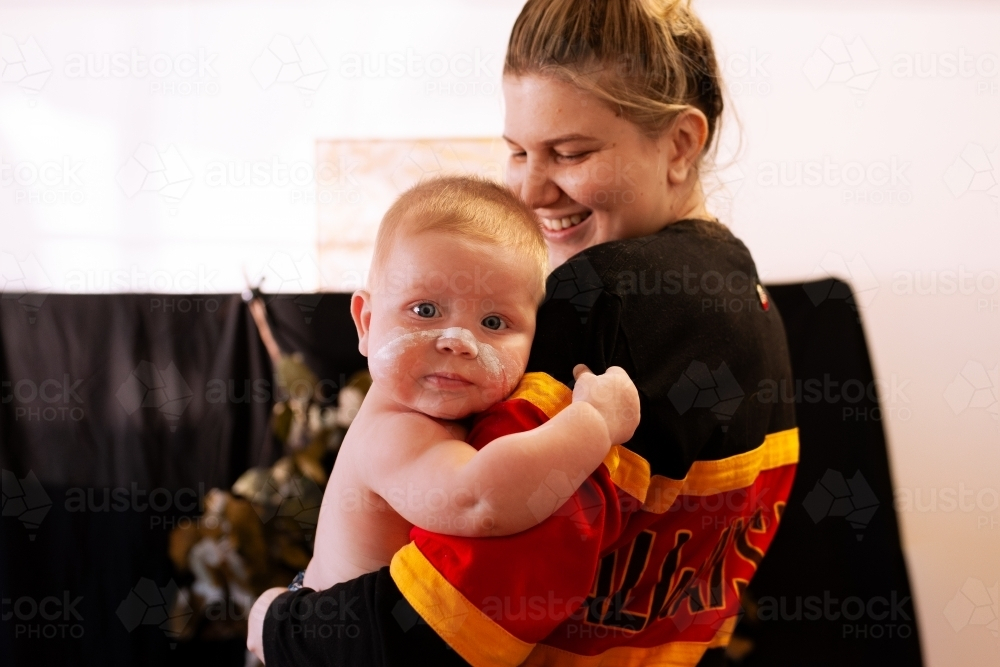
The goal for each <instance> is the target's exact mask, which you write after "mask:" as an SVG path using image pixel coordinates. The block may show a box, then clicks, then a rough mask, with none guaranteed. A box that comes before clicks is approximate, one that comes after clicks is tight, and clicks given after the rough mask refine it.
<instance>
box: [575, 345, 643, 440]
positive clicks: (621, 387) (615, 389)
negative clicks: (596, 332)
mask: <svg viewBox="0 0 1000 667" xmlns="http://www.w3.org/2000/svg"><path fill="white" fill-rule="evenodd" d="M573 377H574V378H575V379H576V386H575V387H573V402H574V403H575V402H577V401H585V402H587V403H590V404H591V405H593V406H594V407H595V408H597V411H598V412H599V413H600V415H601V416H602V417H604V422H605V424H607V426H608V435H610V436H611V442H612V443H613V444H621V443H623V442H628V441H629V440H630V439H631V438H632V434H633V433H635V429H636V427H637V426H638V425H639V392H638V390H636V388H635V385H634V384H632V379H631V378H629V376H628V373H626V372H625V371H624V370H622V369H621V367H619V366H612V367H611V368H609V369H608V370H607V372H605V373H604V374H603V375H594V374H593V373H592V372H591V371H590V369H589V368H587V367H586V366H584V365H583V364H577V365H576V367H575V368H573Z"/></svg>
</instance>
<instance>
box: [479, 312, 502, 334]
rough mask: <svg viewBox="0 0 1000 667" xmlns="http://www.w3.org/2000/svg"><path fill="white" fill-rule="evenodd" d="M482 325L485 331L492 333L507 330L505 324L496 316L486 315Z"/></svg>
mask: <svg viewBox="0 0 1000 667" xmlns="http://www.w3.org/2000/svg"><path fill="white" fill-rule="evenodd" d="M482 325H483V326H484V327H486V328H487V329H492V330H493V331H499V330H500V329H506V328H507V323H506V322H504V321H503V320H502V319H500V317H499V316H497V315H487V316H486V317H484V318H483V322H482Z"/></svg>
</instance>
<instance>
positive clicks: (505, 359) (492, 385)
mask: <svg viewBox="0 0 1000 667" xmlns="http://www.w3.org/2000/svg"><path fill="white" fill-rule="evenodd" d="M483 348H485V349H483ZM480 356H481V357H482V361H483V367H484V369H485V370H486V373H487V377H488V381H487V383H486V385H485V386H484V387H483V391H482V398H483V401H484V402H485V403H487V404H488V405H492V404H493V403H497V402H499V401H502V400H503V399H505V398H507V396H509V395H510V392H512V391H514V387H516V386H517V383H518V382H519V381H520V379H521V375H522V374H523V373H524V362H523V360H521V358H520V357H519V356H518V355H517V354H514V353H513V352H510V351H508V350H505V349H503V348H499V349H497V348H494V347H493V346H492V345H483V346H482V348H480Z"/></svg>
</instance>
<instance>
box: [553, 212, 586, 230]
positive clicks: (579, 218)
mask: <svg viewBox="0 0 1000 667" xmlns="http://www.w3.org/2000/svg"><path fill="white" fill-rule="evenodd" d="M588 216H590V211H588V212H586V213H583V214H580V213H574V214H573V215H570V216H566V217H565V218H542V224H543V225H545V228H546V229H548V230H550V231H553V232H557V231H559V230H560V229H569V228H570V227H575V226H576V225H579V224H580V223H581V222H583V221H584V220H586V219H587V217H588Z"/></svg>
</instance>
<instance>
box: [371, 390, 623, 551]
mask: <svg viewBox="0 0 1000 667" xmlns="http://www.w3.org/2000/svg"><path fill="white" fill-rule="evenodd" d="M621 375H622V376H624V378H625V381H624V383H623V382H622V379H621V377H618V376H615V377H613V378H610V379H609V378H606V377H605V376H597V377H596V378H593V377H592V378H589V379H590V380H591V381H588V382H584V383H583V385H584V386H586V387H587V391H586V392H574V402H573V403H572V404H571V405H570V406H569V407H567V408H566V409H564V410H563V411H562V412H560V413H559V414H557V415H556V416H555V417H553V418H552V419H551V420H549V421H548V422H546V423H545V424H543V425H541V426H539V427H538V428H535V429H532V430H530V431H524V432H521V433H514V434H511V435H505V436H503V437H500V438H497V439H496V440H494V441H492V442H491V443H489V445H487V446H486V447H484V448H483V449H482V450H481V451H478V452H477V451H476V450H475V449H474V448H473V447H471V446H470V445H468V444H467V443H465V442H461V441H458V440H453V439H450V438H447V437H442V436H443V435H444V429H443V427H441V426H440V425H439V424H438V423H436V422H434V421H433V420H432V419H429V418H428V417H426V416H424V415H420V414H417V413H410V414H405V415H395V416H393V417H390V418H389V419H387V420H386V423H385V424H384V426H383V428H382V429H380V433H379V437H378V438H377V440H378V443H377V444H375V445H374V447H373V451H372V456H371V457H369V458H368V466H367V468H366V472H365V476H366V478H367V480H366V481H367V483H368V484H369V486H370V487H371V488H372V490H373V491H375V492H376V493H378V494H379V495H380V496H382V497H383V498H384V499H385V500H386V501H387V502H388V503H389V505H391V506H392V508H393V509H394V510H396V511H397V512H398V513H399V514H400V515H401V516H402V517H403V518H404V519H406V520H407V521H409V522H410V523H412V524H414V525H416V526H420V527H421V528H424V529H427V530H432V531H434V532H437V533H443V534H446V535H461V536H466V537H482V536H490V535H509V534H512V533H517V532H520V531H522V530H527V529H528V528H531V527H532V526H535V525H537V524H539V523H541V522H542V521H543V520H545V519H546V518H548V516H549V515H550V514H551V513H552V511H554V510H555V509H557V508H554V507H549V506H547V505H546V503H532V502H531V498H532V496H533V495H534V494H536V493H537V492H538V491H539V490H540V489H541V488H542V486H543V484H544V483H545V481H546V479H547V478H549V476H550V475H553V474H556V475H557V476H558V477H559V478H563V479H568V480H569V481H570V483H571V484H573V485H574V487H576V486H578V485H579V484H580V483H582V482H583V481H584V480H585V479H586V478H587V476H588V475H589V474H590V473H591V472H593V470H594V469H595V468H597V466H599V465H600V464H601V461H603V460H604V457H605V456H606V455H607V453H608V450H609V449H610V448H611V445H612V444H615V442H614V441H613V438H616V437H617V438H622V437H623V436H627V437H624V440H627V439H628V437H631V433H632V431H634V430H635V426H636V425H637V424H638V418H639V412H638V394H637V393H636V392H635V387H634V386H632V384H631V381H629V380H628V377H627V376H625V375H624V373H622V374H621ZM588 393H589V394H590V396H589V399H588V397H587V396H586V395H585V394H588ZM633 395H634V401H633V400H632V398H633ZM622 396H624V398H622ZM633 403H634V404H633ZM610 405H615V406H618V408H617V411H614V414H612V412H613V410H612V409H611V408H610V407H609V406H610ZM619 413H620V414H619ZM623 415H624V416H623ZM623 424H624V426H623ZM629 425H631V426H630V427H629ZM563 476H565V477H563Z"/></svg>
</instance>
